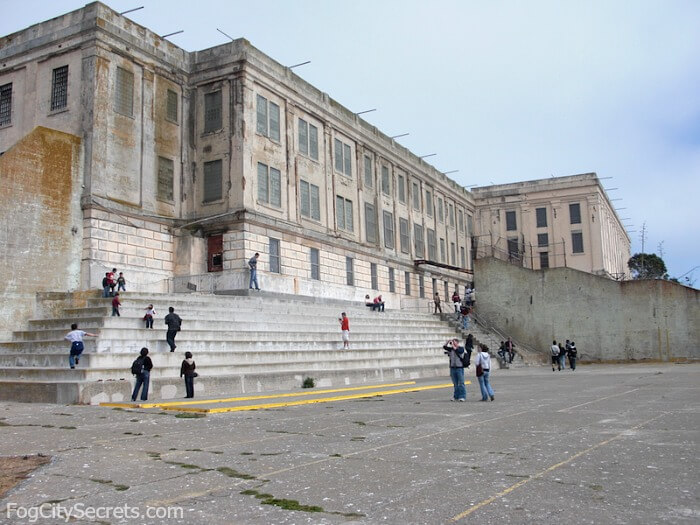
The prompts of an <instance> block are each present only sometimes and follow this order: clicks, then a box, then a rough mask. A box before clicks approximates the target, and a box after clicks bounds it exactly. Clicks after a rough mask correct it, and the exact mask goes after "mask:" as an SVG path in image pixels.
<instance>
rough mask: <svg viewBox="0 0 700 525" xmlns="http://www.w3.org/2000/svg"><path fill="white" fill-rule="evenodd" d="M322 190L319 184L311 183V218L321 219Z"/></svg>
mask: <svg viewBox="0 0 700 525" xmlns="http://www.w3.org/2000/svg"><path fill="white" fill-rule="evenodd" d="M320 195H321V192H320V191H319V188H318V186H316V185H315V184H312V185H311V218H312V219H314V220H316V221H320V220H321V197H320Z"/></svg>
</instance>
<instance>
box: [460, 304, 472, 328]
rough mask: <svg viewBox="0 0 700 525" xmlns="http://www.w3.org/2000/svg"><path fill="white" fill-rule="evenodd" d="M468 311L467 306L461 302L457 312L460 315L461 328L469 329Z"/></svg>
mask: <svg viewBox="0 0 700 525" xmlns="http://www.w3.org/2000/svg"><path fill="white" fill-rule="evenodd" d="M469 311H470V310H469V307H468V306H467V305H466V304H464V303H462V305H461V306H460V312H459V313H460V315H461V316H462V330H469Z"/></svg>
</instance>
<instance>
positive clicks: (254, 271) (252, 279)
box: [248, 268, 260, 290]
mask: <svg viewBox="0 0 700 525" xmlns="http://www.w3.org/2000/svg"><path fill="white" fill-rule="evenodd" d="M253 283H255V289H256V290H260V287H259V286H258V270H257V269H256V268H251V269H250V283H249V284H248V288H250V289H251V290H252V289H253Z"/></svg>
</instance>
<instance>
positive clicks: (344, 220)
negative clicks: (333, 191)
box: [335, 195, 354, 232]
mask: <svg viewBox="0 0 700 525" xmlns="http://www.w3.org/2000/svg"><path fill="white" fill-rule="evenodd" d="M335 208H336V209H335V215H336V219H337V222H338V229H339V230H345V231H349V232H351V231H353V230H354V226H353V220H352V201H349V200H348V199H344V198H343V197H341V196H340V195H336V197H335Z"/></svg>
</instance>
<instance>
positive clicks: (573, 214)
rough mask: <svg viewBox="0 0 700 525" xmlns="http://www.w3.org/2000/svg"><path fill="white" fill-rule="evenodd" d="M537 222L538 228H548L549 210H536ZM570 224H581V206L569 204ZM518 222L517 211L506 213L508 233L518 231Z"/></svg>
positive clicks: (575, 203) (576, 203)
mask: <svg viewBox="0 0 700 525" xmlns="http://www.w3.org/2000/svg"><path fill="white" fill-rule="evenodd" d="M535 221H536V224H537V227H538V228H546V227H547V208H535ZM569 223H570V224H581V204H580V203H578V202H574V203H571V204H569ZM517 229H518V222H517V219H516V215H515V211H506V231H509V232H511V231H517Z"/></svg>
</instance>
